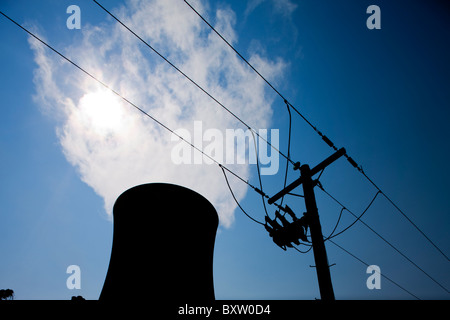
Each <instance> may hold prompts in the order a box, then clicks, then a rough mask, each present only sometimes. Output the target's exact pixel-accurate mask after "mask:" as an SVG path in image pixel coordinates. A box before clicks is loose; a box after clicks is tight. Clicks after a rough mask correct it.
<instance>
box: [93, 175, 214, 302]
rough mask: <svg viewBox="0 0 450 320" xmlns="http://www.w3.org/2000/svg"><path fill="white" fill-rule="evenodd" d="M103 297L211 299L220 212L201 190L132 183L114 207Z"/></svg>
mask: <svg viewBox="0 0 450 320" xmlns="http://www.w3.org/2000/svg"><path fill="white" fill-rule="evenodd" d="M113 215H114V235H113V245H112V250H111V259H110V263H109V268H108V272H107V275H106V278H105V283H104V285H103V289H102V292H101V294H100V300H101V301H108V302H111V301H127V300H128V301H133V300H137V301H139V300H146V301H152V302H154V301H155V300H157V301H158V300H160V301H161V302H164V303H165V302H170V301H174V302H190V301H212V300H214V299H215V296H214V283H213V251H214V241H215V236H216V230H217V226H218V222H219V219H218V216H217V213H216V210H215V209H214V207H213V206H212V205H211V203H210V202H209V201H208V200H206V199H205V198H204V197H203V196H201V195H199V194H198V193H196V192H194V191H192V190H190V189H187V188H184V187H181V186H177V185H172V184H164V183H151V184H144V185H140V186H136V187H133V188H131V189H129V190H127V191H125V192H124V193H122V194H121V195H120V196H119V198H117V200H116V203H115V204H114V209H113Z"/></svg>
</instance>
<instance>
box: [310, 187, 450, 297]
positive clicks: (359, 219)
mask: <svg viewBox="0 0 450 320" xmlns="http://www.w3.org/2000/svg"><path fill="white" fill-rule="evenodd" d="M319 188H320V189H321V190H322V191H323V192H324V193H325V194H326V195H328V196H329V197H330V198H331V199H333V200H334V201H335V202H336V203H337V204H339V205H340V206H341V207H342V210H345V211H347V212H349V213H350V214H351V215H352V216H354V217H355V218H356V220H355V221H354V222H353V223H352V224H351V225H350V226H348V227H347V228H345V229H344V230H343V231H341V232H339V233H338V234H335V235H334V236H333V237H331V238H334V237H336V236H338V235H340V234H342V233H343V232H344V231H346V230H348V228H349V227H351V226H353V225H354V224H355V223H356V222H357V221H359V222H361V223H362V224H363V225H364V226H366V227H367V228H368V229H369V230H370V231H372V232H373V233H374V234H375V235H376V236H377V237H378V238H380V239H381V240H383V241H384V242H385V243H386V244H387V245H389V246H390V247H391V248H392V249H394V250H395V251H396V252H397V253H399V254H400V255H401V256H402V257H403V258H405V259H406V260H407V261H408V262H409V263H411V264H412V265H413V266H414V267H416V269H418V270H419V271H421V272H422V273H423V274H424V275H426V276H427V277H428V278H429V279H430V280H432V281H433V282H434V283H436V284H437V285H438V286H439V287H441V288H442V289H443V290H445V291H446V292H447V293H450V292H449V291H448V290H447V288H445V287H444V286H443V285H442V284H441V283H440V282H439V281H437V280H436V279H434V278H433V277H432V276H431V275H429V274H428V273H427V272H426V271H425V270H423V269H422V268H421V267H420V266H419V265H417V264H416V263H415V262H414V261H412V260H411V259H410V258H408V257H407V256H406V255H405V254H404V253H403V252H401V251H400V250H399V249H398V248H397V247H395V246H394V245H393V244H392V243H391V242H389V241H388V240H386V239H385V238H384V237H383V236H382V235H381V234H379V233H378V232H376V231H375V230H374V229H373V228H372V227H370V226H369V225H368V224H367V223H365V222H364V221H363V220H362V219H361V217H362V215H363V214H364V213H365V212H366V211H367V210H368V209H369V208H370V206H371V205H372V203H373V202H374V201H375V198H376V197H377V195H378V194H379V192H377V194H376V195H375V197H374V198H373V199H372V201H371V202H370V204H369V206H368V207H367V208H366V209H365V210H364V212H363V213H362V214H361V215H360V216H356V214H354V213H353V212H352V211H351V210H350V209H348V208H347V207H346V206H344V205H343V204H342V203H341V202H340V201H339V200H337V199H336V198H335V197H333V196H332V195H331V194H330V193H329V192H328V191H326V190H325V189H324V188H323V186H322V185H321V184H319ZM341 213H342V211H341ZM328 240H330V238H328Z"/></svg>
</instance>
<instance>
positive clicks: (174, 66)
mask: <svg viewBox="0 0 450 320" xmlns="http://www.w3.org/2000/svg"><path fill="white" fill-rule="evenodd" d="M92 1H94V2H95V3H96V4H97V5H98V6H99V7H100V8H101V9H103V10H104V11H105V12H106V13H107V14H109V15H110V16H111V17H112V18H113V19H114V20H116V21H117V22H118V23H119V24H120V25H122V26H123V27H124V28H125V29H127V30H128V31H129V32H130V33H132V34H133V35H134V36H135V37H136V38H138V39H139V40H140V41H141V42H142V43H144V44H145V45H146V46H147V47H148V48H149V49H151V50H152V51H153V52H154V53H156V54H157V55H158V56H159V57H160V58H161V59H163V60H164V61H165V62H167V63H168V64H169V65H170V66H171V67H172V68H174V69H175V70H176V71H177V72H178V73H180V74H181V75H182V76H184V77H185V78H186V79H187V80H189V82H191V83H192V84H193V85H194V86H196V87H197V88H198V89H200V91H202V92H203V93H204V94H206V95H207V96H208V97H209V98H210V99H211V100H213V101H214V102H215V103H216V104H217V105H219V106H220V107H221V108H222V109H224V110H225V111H227V112H228V113H229V114H230V115H232V116H233V117H234V118H235V119H236V120H238V121H239V122H240V123H242V124H243V125H244V126H245V127H246V128H247V129H249V130H250V131H252V132H254V133H255V134H256V135H257V136H258V138H260V139H262V140H263V141H265V142H266V143H267V144H268V145H269V146H270V147H271V148H272V149H274V150H275V151H276V152H278V153H279V154H280V155H281V156H282V157H284V158H285V159H286V160H288V161H289V162H291V163H292V164H294V162H293V161H292V160H291V159H289V158H288V157H287V156H286V155H285V154H284V153H283V152H281V151H280V150H279V149H278V148H276V147H275V146H273V145H272V144H271V143H270V142H269V141H267V140H266V139H264V138H263V137H261V136H260V135H259V133H258V132H257V131H256V130H255V129H253V128H252V127H250V126H249V125H248V124H247V123H246V122H244V121H243V120H242V119H241V118H239V117H238V116H237V115H236V114H235V113H234V112H232V111H231V110H230V109H228V108H227V107H226V106H225V105H224V104H223V103H221V102H220V101H219V100H217V99H216V98H214V96H212V95H211V94H210V93H209V92H208V91H206V90H205V89H204V88H203V87H202V86H200V85H199V84H198V83H197V82H195V81H194V80H193V79H192V78H191V77H189V76H188V75H187V74H186V73H184V72H183V71H182V70H181V69H180V68H178V67H177V66H176V65H174V64H173V63H172V62H170V60H169V59H167V58H166V57H165V56H164V55H162V54H161V53H160V52H158V51H157V50H156V49H155V48H154V47H152V46H151V45H150V44H149V43H148V42H147V41H145V40H144V39H142V38H141V37H140V36H139V35H138V34H136V33H135V32H134V31H133V30H131V29H130V28H129V27H128V26H127V25H125V24H124V23H123V22H122V21H121V20H120V19H119V18H117V17H116V16H115V15H113V14H112V13H111V12H110V11H108V9H106V8H105V7H104V6H102V5H101V4H100V3H99V2H98V1H96V0H92Z"/></svg>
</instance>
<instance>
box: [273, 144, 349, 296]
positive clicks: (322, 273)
mask: <svg viewBox="0 0 450 320" xmlns="http://www.w3.org/2000/svg"><path fill="white" fill-rule="evenodd" d="M344 154H345V149H344V148H342V149H339V150H338V151H336V152H335V153H334V154H333V155H331V156H330V157H328V158H327V159H325V160H324V161H322V162H321V163H320V164H318V165H317V166H316V167H314V168H313V169H310V168H309V166H308V165H307V164H304V165H302V166H301V167H300V178H298V179H297V180H295V181H294V182H292V183H291V184H290V185H288V186H287V187H286V188H284V189H283V190H281V191H280V192H278V193H277V194H276V195H274V196H273V197H271V198H270V199H269V200H268V203H269V204H272V203H274V202H275V201H277V200H278V199H280V198H281V197H282V196H283V195H285V194H287V193H289V192H290V191H292V190H293V189H295V188H296V187H298V186H300V185H303V195H304V197H305V198H304V199H305V206H306V214H305V217H306V219H307V220H306V221H307V222H308V226H309V230H310V232H311V242H312V246H313V251H314V261H315V263H316V271H317V279H318V282H319V290H320V297H321V299H322V300H324V301H331V300H334V291H333V284H332V282H331V275H330V267H329V265H328V258H327V252H326V249H325V244H324V241H323V235H322V227H321V225H320V219H319V211H318V209H317V204H316V196H315V194H314V187H315V185H316V184H315V182H314V181H313V179H312V177H313V176H314V175H315V174H317V173H319V172H320V171H322V170H323V169H325V168H326V167H327V166H328V165H330V164H331V163H333V162H334V161H336V160H337V159H339V158H340V157H341V156H343V155H344Z"/></svg>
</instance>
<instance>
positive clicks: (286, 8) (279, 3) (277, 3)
mask: <svg viewBox="0 0 450 320" xmlns="http://www.w3.org/2000/svg"><path fill="white" fill-rule="evenodd" d="M265 1H266V0H249V1H248V2H247V8H246V9H245V16H248V15H249V14H250V13H252V12H253V11H254V10H255V9H256V8H257V7H259V6H260V5H261V4H262V3H263V2H265ZM270 3H271V4H272V6H273V8H274V10H275V12H276V13H279V14H281V15H283V16H284V17H287V18H288V17H290V16H291V14H292V13H293V12H294V11H295V10H296V9H297V7H298V5H297V4H295V3H294V2H293V1H291V0H270Z"/></svg>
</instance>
